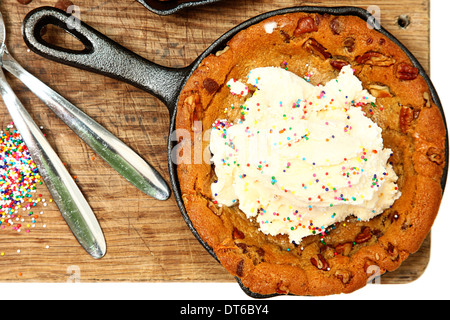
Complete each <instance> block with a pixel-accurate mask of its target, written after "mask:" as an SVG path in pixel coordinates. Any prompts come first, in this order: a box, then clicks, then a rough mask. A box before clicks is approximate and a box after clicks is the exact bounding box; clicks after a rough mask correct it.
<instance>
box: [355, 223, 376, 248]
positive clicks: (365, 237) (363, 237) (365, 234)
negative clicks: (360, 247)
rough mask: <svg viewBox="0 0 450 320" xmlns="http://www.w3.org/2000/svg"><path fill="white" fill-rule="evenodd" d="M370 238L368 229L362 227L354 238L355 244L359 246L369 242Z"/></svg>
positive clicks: (370, 233)
mask: <svg viewBox="0 0 450 320" xmlns="http://www.w3.org/2000/svg"><path fill="white" fill-rule="evenodd" d="M371 238H372V232H370V227H364V228H363V229H362V230H361V233H360V234H358V235H357V236H356V238H355V243H356V244H361V243H364V242H367V241H369V240H370V239H371Z"/></svg>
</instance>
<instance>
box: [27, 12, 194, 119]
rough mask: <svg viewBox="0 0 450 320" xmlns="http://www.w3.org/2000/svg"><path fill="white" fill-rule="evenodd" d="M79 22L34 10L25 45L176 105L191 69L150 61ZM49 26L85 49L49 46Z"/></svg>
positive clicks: (55, 13)
mask: <svg viewBox="0 0 450 320" xmlns="http://www.w3.org/2000/svg"><path fill="white" fill-rule="evenodd" d="M75 19H77V18H75V17H74V16H72V15H70V14H68V13H66V12H64V11H62V10H59V9H56V8H52V7H41V8H37V9H35V10H32V11H31V12H30V13H28V15H27V16H26V17H25V19H24V22H23V25H22V33H23V37H24V40H25V43H26V44H27V45H28V47H29V48H30V49H31V50H32V51H33V52H35V53H37V54H39V55H41V56H43V57H45V58H47V59H51V60H54V61H57V62H60V63H63V64H66V65H70V66H73V67H77V68H81V69H85V70H88V71H91V72H96V73H100V74H103V75H106V76H108V77H111V78H115V79H118V80H120V81H124V82H127V83H130V84H132V85H134V86H136V87H138V88H140V89H143V90H145V91H147V92H149V93H151V94H152V95H154V96H155V97H157V98H159V99H160V100H161V101H163V102H164V103H165V104H166V106H168V107H169V106H173V105H174V104H175V102H176V99H177V97H178V93H179V90H180V85H181V84H182V83H183V81H184V79H185V77H186V76H187V74H188V71H189V70H190V68H189V67H186V68H169V67H164V66H161V65H158V64H156V63H153V62H151V61H148V60H147V59H144V58H143V57H141V56H139V55H137V54H135V53H133V52H132V51H130V50H128V49H127V48H125V47H123V46H121V45H120V44H118V43H116V42H114V41H113V40H111V39H109V38H108V37H106V36H105V35H103V34H101V33H100V32H98V31H97V30H95V29H94V28H92V27H90V26H89V25H87V24H86V23H84V22H82V21H80V20H75ZM47 25H54V26H57V27H59V28H61V29H63V30H65V31H67V32H68V33H70V34H71V35H72V36H74V37H75V38H77V39H78V40H79V41H81V43H82V44H83V45H84V47H85V48H84V49H83V50H71V49H67V48H62V47H59V46H56V45H53V44H51V43H48V42H47V41H45V40H44V39H43V37H42V35H41V31H42V29H43V28H44V27H45V26H47ZM169 110H170V109H169ZM170 111H173V110H170Z"/></svg>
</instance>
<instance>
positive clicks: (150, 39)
mask: <svg viewBox="0 0 450 320" xmlns="http://www.w3.org/2000/svg"><path fill="white" fill-rule="evenodd" d="M73 2H74V3H75V5H77V6H78V7H79V9H80V15H81V19H82V20H83V21H84V22H86V23H88V24H89V25H91V26H92V27H94V28H96V29H97V30H99V31H100V32H102V33H104V34H105V35H107V36H109V37H110V38H112V39H113V40H115V41H117V42H118V43H120V44H122V45H124V46H125V47H127V48H129V49H130V50H132V51H134V52H136V53H138V54H140V55H142V56H143V57H145V58H147V59H149V60H152V61H154V62H156V63H159V64H162V65H165V66H170V67H184V66H187V65H189V64H190V63H191V62H192V61H193V60H194V59H195V58H196V57H197V56H198V55H200V54H201V53H202V52H203V51H204V50H205V49H206V48H208V47H209V45H210V44H211V43H212V42H213V41H214V40H216V39H217V38H218V37H220V36H221V35H222V34H223V33H225V32H226V31H228V30H229V29H231V28H232V27H234V26H235V25H237V24H239V23H241V22H243V21H245V20H247V19H249V18H251V17H253V16H255V15H258V14H260V13H263V12H266V11H271V10H275V9H280V8H284V7H292V6H296V5H320V6H338V5H353V6H359V7H362V8H365V9H367V8H368V7H369V6H370V5H373V4H374V3H375V4H376V6H375V7H371V9H373V10H377V12H378V14H379V16H380V18H381V24H382V25H383V26H384V27H385V28H386V29H388V31H390V32H391V33H393V34H394V35H395V36H397V37H398V39H399V40H400V41H401V42H403V43H404V44H405V45H406V47H408V48H409V49H410V50H411V51H412V52H413V53H414V54H415V55H416V57H417V58H418V60H419V61H420V62H421V63H422V65H423V66H424V68H425V69H426V70H429V62H430V61H429V57H430V56H429V43H430V41H429V40H430V39H429V28H430V21H429V1H428V0H425V1H424V0H407V1H401V2H400V1H393V0H378V1H372V0H350V1H337V0H323V1H320V0H317V1H296V0H239V1H234V0H228V1H227V0H224V1H221V2H218V3H215V4H212V5H207V6H202V7H196V8H191V9H186V10H183V11H182V12H179V13H177V14H175V15H172V16H158V15H156V14H153V13H151V12H149V11H147V10H146V9H145V8H144V7H143V6H141V5H140V4H139V3H137V2H136V1H134V0H121V1H112V0H96V1H87V0H73ZM55 3H56V0H33V1H32V2H31V3H30V4H28V5H23V4H20V3H19V2H18V1H17V0H3V1H1V4H0V9H1V12H2V13H3V15H4V19H5V21H6V25H7V45H8V47H9V50H10V52H11V54H12V55H13V56H14V57H15V58H16V59H17V60H18V61H19V62H20V63H21V64H22V65H23V66H24V67H25V68H26V69H27V70H29V71H30V72H31V73H33V74H34V75H35V76H37V77H38V78H40V79H41V80H42V81H44V82H45V83H47V84H48V85H49V86H51V87H52V88H53V89H55V90H56V91H58V92H59V93H60V94H62V95H63V96H65V97H66V98H67V99H68V100H70V101H71V102H72V103H74V104H75V105H76V106H78V107H79V108H80V109H81V110H83V111H84V112H86V113H87V114H89V115H90V116H91V117H92V118H94V119H95V120H96V121H97V122H99V123H100V124H102V125H103V126H105V127H106V128H107V129H108V130H110V131H111V132H112V133H113V134H115V135H116V136H117V137H119V138H120V139H121V140H123V141H124V142H125V143H127V144H128V145H129V146H130V147H132V148H133V149H134V150H135V151H136V152H137V153H139V154H140V155H141V156H142V157H143V158H144V159H145V160H146V161H148V162H149V163H150V164H152V165H153V166H154V167H155V168H156V169H157V170H158V171H159V172H161V173H162V175H163V176H164V177H165V179H166V181H169V174H168V168H167V156H166V145H167V139H168V132H169V117H168V115H169V114H168V111H167V109H166V107H165V106H164V105H163V104H162V103H161V102H160V101H158V100H157V99H156V98H154V97H152V96H150V95H149V94H147V93H145V92H143V91H141V90H139V89H136V88H134V87H132V86H130V85H127V84H124V83H121V82H119V81H116V80H112V79H109V78H106V77H103V76H100V75H97V74H92V73H89V72H86V71H81V70H79V69H75V68H71V67H68V66H64V65H61V64H58V63H55V62H51V61H49V60H45V59H43V58H41V57H39V56H37V55H36V54H34V53H32V52H29V50H27V49H28V48H27V47H26V45H25V44H24V41H23V39H22V36H21V32H20V28H21V23H22V21H23V18H24V16H25V15H26V14H27V13H28V12H29V11H30V10H32V9H34V8H37V7H40V6H44V5H48V6H54V5H55ZM372 12H375V11H372ZM402 15H406V16H407V17H408V19H409V22H410V24H409V25H408V26H407V27H406V28H402V27H401V26H400V25H399V23H398V22H399V17H401V16H402ZM400 20H401V21H400V22H401V25H402V26H404V24H402V23H404V20H402V19H400ZM51 36H54V37H57V36H56V35H51ZM58 41H62V42H63V43H65V45H74V42H73V41H72V40H71V39H66V38H64V39H62V40H58ZM8 79H10V84H11V85H12V87H13V88H14V90H15V92H16V93H17V95H18V96H19V98H20V99H21V101H22V102H23V103H24V105H25V107H26V108H27V109H28V111H29V112H30V114H31V115H32V117H33V118H34V119H35V121H36V122H37V124H38V125H39V126H42V130H43V132H44V133H45V134H46V136H47V138H48V140H49V142H50V143H51V145H52V146H53V147H54V148H55V150H56V151H57V153H58V154H59V155H60V157H61V159H62V160H63V161H64V162H65V164H66V166H67V168H68V170H69V171H70V172H71V174H73V175H74V176H76V179H75V181H76V182H77V184H78V186H79V187H80V189H81V190H82V192H83V193H84V195H85V196H86V198H87V200H88V201H89V203H90V205H91V207H92V208H93V210H94V212H95V214H96V215H97V217H98V219H99V221H100V224H101V226H102V228H103V231H104V234H105V237H106V241H107V246H108V251H107V254H106V256H105V257H104V258H102V259H101V260H94V259H92V258H91V257H90V256H89V255H88V254H86V253H85V251H84V250H83V249H82V248H81V247H80V246H79V244H78V242H77V241H76V240H75V238H74V237H73V235H72V233H71V232H70V230H69V229H68V227H67V226H66V224H65V222H64V220H63V219H62V217H61V215H60V214H59V212H58V210H57V208H56V205H55V204H54V203H52V202H50V201H49V200H50V196H49V193H48V191H47V189H46V188H45V186H44V185H42V186H39V187H38V193H41V194H42V198H46V200H47V201H46V203H47V204H48V205H47V206H45V207H44V206H43V205H42V202H40V203H39V204H38V206H37V208H36V209H35V211H36V212H42V214H40V215H39V217H38V219H36V223H35V226H34V227H32V226H30V228H29V230H30V232H29V233H27V232H25V228H26V227H25V225H26V224H28V223H29V222H28V220H27V219H25V221H24V222H22V224H23V225H24V227H23V228H22V229H23V230H22V231H21V232H17V231H14V230H12V229H11V228H5V229H0V253H1V255H0V270H1V272H0V282H67V281H69V282H70V281H81V282H188V281H189V282H232V281H234V278H233V277H232V276H230V275H229V274H228V273H227V272H226V271H225V269H224V268H222V266H221V265H220V264H218V263H217V262H216V260H214V259H213V258H212V257H211V256H210V255H209V254H208V253H207V252H206V251H205V249H204V248H203V247H202V246H201V245H200V243H199V242H198V241H197V240H196V238H195V237H194V236H193V235H192V233H191V232H190V231H189V229H188V227H187V226H186V224H185V222H184V220H183V219H182V217H181V215H180V213H179V210H178V207H177V205H176V202H175V199H174V197H173V196H172V198H170V199H169V200H168V201H165V202H160V201H157V200H154V199H152V198H150V197H148V196H146V195H144V194H143V193H141V192H140V191H138V190H137V189H136V188H134V187H133V186H132V185H130V184H129V183H128V182H126V181H125V180H124V179H123V178H122V177H121V176H120V175H118V174H117V173H116V172H115V171H114V170H113V169H111V168H110V167H109V166H108V165H107V164H106V163H105V162H104V161H103V160H101V159H100V158H99V157H98V156H97V157H96V156H95V154H94V153H93V152H92V151H91V149H90V148H89V147H87V146H86V145H85V144H84V143H83V142H82V141H81V140H80V139H79V138H78V137H77V136H76V135H75V134H74V133H73V132H72V131H71V130H70V129H68V128H67V127H66V126H65V125H64V123H63V122H62V121H61V120H59V119H58V118H57V117H56V116H55V115H54V114H53V113H52V112H51V111H49V110H48V109H47V108H46V107H45V106H44V105H43V104H42V102H40V100H38V99H37V98H36V97H35V96H34V95H33V94H32V93H30V92H29V91H28V90H27V89H26V88H25V87H24V86H23V85H22V84H21V83H20V82H19V81H17V80H16V79H14V78H12V77H8ZM10 121H11V118H10V116H9V115H8V113H7V110H6V107H5V106H4V104H3V101H1V100H0V129H2V130H4V129H6V126H7V125H8V124H9V123H10ZM44 226H45V227H44ZM429 256H430V237H428V238H427V240H426V241H425V242H424V245H423V246H422V249H421V250H420V251H419V252H417V253H416V254H414V255H412V256H411V257H410V258H409V259H408V260H407V261H406V262H405V263H404V264H403V266H402V267H401V268H400V269H399V270H398V271H396V272H392V273H389V274H386V275H385V276H383V277H382V279H381V283H407V282H411V281H413V280H415V279H417V278H418V277H419V276H420V275H421V274H422V273H423V271H424V270H425V268H426V265H427V263H428V261H429Z"/></svg>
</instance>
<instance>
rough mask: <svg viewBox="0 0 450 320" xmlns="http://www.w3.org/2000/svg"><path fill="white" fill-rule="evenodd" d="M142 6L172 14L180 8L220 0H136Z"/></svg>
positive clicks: (158, 12) (160, 13)
mask: <svg viewBox="0 0 450 320" xmlns="http://www.w3.org/2000/svg"><path fill="white" fill-rule="evenodd" d="M137 1H138V2H139V3H141V4H142V5H143V6H144V7H146V8H147V9H148V10H150V11H151V12H153V13H156V14H159V15H161V16H165V15H169V14H174V13H176V12H178V11H180V10H181V9H184V8H189V7H194V6H199V5H204V4H209V3H213V2H217V1H220V0H167V1H159V0H137Z"/></svg>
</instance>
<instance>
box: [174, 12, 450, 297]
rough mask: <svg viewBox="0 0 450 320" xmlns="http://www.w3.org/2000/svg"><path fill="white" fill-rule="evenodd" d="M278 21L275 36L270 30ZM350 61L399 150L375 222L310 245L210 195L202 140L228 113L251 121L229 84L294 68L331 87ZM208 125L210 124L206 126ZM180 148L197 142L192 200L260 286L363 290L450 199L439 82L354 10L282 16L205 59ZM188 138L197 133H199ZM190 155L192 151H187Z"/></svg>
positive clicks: (182, 173)
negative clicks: (388, 193)
mask: <svg viewBox="0 0 450 320" xmlns="http://www.w3.org/2000/svg"><path fill="white" fill-rule="evenodd" d="M268 24H270V25H272V26H276V27H274V28H272V29H271V30H270V31H271V32H268V30H267V25H268ZM347 64H350V65H351V66H352V68H353V69H354V70H355V75H356V76H357V77H358V78H359V79H360V80H361V82H362V84H363V87H364V88H365V89H367V90H368V91H369V92H370V93H371V94H372V95H373V96H375V97H376V98H377V103H376V105H374V106H373V105H368V106H366V107H365V108H366V110H365V111H366V114H367V116H368V117H369V118H371V119H372V120H373V121H374V122H375V123H377V124H378V126H379V127H381V128H382V129H383V133H382V135H383V140H384V144H385V146H386V147H387V148H390V149H391V150H392V151H393V156H392V157H391V159H390V162H391V163H392V165H393V168H394V171H395V172H396V174H397V175H398V177H399V178H398V188H399V190H400V191H401V194H402V195H401V197H400V199H398V200H397V201H396V202H395V203H394V205H393V206H392V207H391V208H389V209H387V210H385V211H384V212H383V213H382V214H381V215H379V216H377V217H375V218H373V219H372V220H370V221H368V222H362V221H358V220H357V219H354V218H352V217H350V218H348V219H347V220H346V221H345V222H344V223H336V224H335V225H333V226H332V227H329V228H328V229H327V231H326V233H325V234H321V235H311V236H308V237H306V238H304V239H303V240H302V242H301V243H300V244H293V243H291V242H290V241H289V239H288V238H287V237H286V236H282V235H279V236H267V235H265V234H263V233H262V232H260V231H259V230H258V226H257V225H256V224H255V223H253V222H251V221H249V220H248V219H247V217H246V216H245V215H244V214H243V213H242V212H241V211H240V210H239V209H238V208H237V207H236V206H233V207H226V206H218V205H217V204H216V203H215V202H214V201H213V197H212V194H211V184H212V183H213V181H214V180H215V173H214V168H213V166H212V165H211V164H210V163H208V162H207V161H202V162H201V163H198V161H195V160H198V154H197V158H196V159H194V158H195V157H196V156H195V152H194V149H195V147H194V145H195V146H196V148H198V146H199V144H200V146H201V147H202V148H201V150H207V149H208V144H209V141H208V139H204V137H203V135H204V134H207V130H208V129H210V128H211V127H212V125H213V123H214V122H215V121H216V120H217V119H228V120H230V121H233V120H235V119H236V118H239V117H240V111H239V108H236V110H233V111H230V110H226V112H225V108H227V107H229V106H230V105H232V104H234V105H237V106H238V105H242V104H243V102H244V99H245V97H241V96H239V95H231V94H230V92H229V90H228V88H227V87H226V84H227V82H228V81H229V80H230V79H232V78H234V79H242V78H244V77H245V76H246V75H247V74H248V73H249V71H250V70H252V69H254V68H258V67H269V66H272V67H280V66H282V67H287V68H288V69H289V71H291V72H293V73H295V74H297V75H299V76H301V77H304V76H305V75H310V77H309V78H308V79H309V81H310V82H311V83H312V84H315V85H317V84H325V83H326V82H327V81H329V80H331V79H334V78H336V76H337V75H338V74H339V70H340V69H341V68H342V67H343V66H345V65H347ZM199 122H201V126H198V125H196V123H197V124H198V123H199ZM176 128H177V129H180V131H181V132H184V133H185V134H184V135H179V143H181V144H186V145H189V146H190V149H189V148H186V149H183V150H184V151H185V150H191V151H192V152H190V154H184V155H179V156H180V157H181V156H182V157H185V159H189V158H190V160H191V161H190V163H179V164H178V166H177V171H178V177H179V182H180V187H181V191H182V194H183V200H184V205H185V207H186V210H187V213H188V215H189V218H190V219H191V221H192V223H193V225H194V227H195V229H196V230H197V232H198V234H199V236H200V237H201V238H202V239H203V240H204V241H205V242H206V243H207V244H208V245H209V246H210V247H211V248H212V249H213V251H214V253H215V255H216V256H217V258H218V259H219V261H220V262H221V264H222V265H223V266H224V267H225V269H226V270H228V271H229V272H230V273H231V274H232V275H234V276H236V277H238V278H239V279H240V281H241V282H242V284H243V285H244V286H245V287H247V288H248V289H249V290H250V291H251V292H254V293H258V294H262V295H269V294H277V293H278V294H295V295H316V296H320V295H329V294H337V293H350V292H353V291H355V290H357V289H359V288H361V287H363V286H365V284H366V283H367V281H368V279H369V278H370V276H371V275H373V273H374V272H375V271H378V272H379V273H380V274H383V273H385V272H387V271H393V270H395V269H397V268H398V267H399V266H400V264H401V263H402V262H403V261H404V260H405V259H406V258H407V257H408V256H409V255H410V254H411V253H414V252H416V251H417V250H418V249H419V247H420V246H421V244H422V242H423V240H424V239H425V237H426V236H427V234H428V233H429V232H430V229H431V226H432V224H433V222H434V219H435V217H436V214H437V212H438V210H439V205H440V202H441V198H442V188H441V180H442V177H443V174H444V168H445V166H446V163H445V159H446V155H445V154H446V153H445V152H446V142H445V139H446V128H445V125H444V121H443V117H442V115H441V112H440V110H439V108H438V107H437V106H436V105H435V103H433V101H432V99H431V93H430V89H429V88H428V85H427V83H426V81H425V79H424V78H423V77H422V76H420V74H419V70H418V69H417V68H416V67H414V65H413V63H412V62H411V61H410V59H409V58H408V56H407V55H406V54H405V52H404V51H403V50H402V49H401V48H400V47H399V46H398V45H396V44H395V43H394V42H392V41H391V40H390V39H388V38H387V37H386V36H384V35H383V34H382V33H380V32H378V31H376V30H374V29H371V28H368V27H367V23H366V21H364V20H362V19H360V18H358V17H354V16H332V15H327V14H323V15H322V14H307V13H292V14H286V15H279V16H274V17H271V18H269V19H267V20H265V21H262V22H260V23H258V24H256V25H253V26H251V27H249V28H248V29H246V30H243V31H241V32H240V33H238V34H237V35H236V36H234V37H233V39H232V40H231V41H229V43H228V46H227V48H226V49H225V50H223V51H221V52H218V53H217V54H214V55H210V56H208V57H207V58H205V59H204V60H203V61H202V63H201V64H200V66H199V67H198V68H197V69H196V70H195V72H194V73H193V74H192V76H191V77H190V78H189V80H188V81H187V83H186V85H185V87H184V89H183V91H182V93H181V95H180V99H179V103H178V106H177V118H176ZM186 135H190V139H188V138H189V137H188V136H186ZM186 157H187V158H186Z"/></svg>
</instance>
